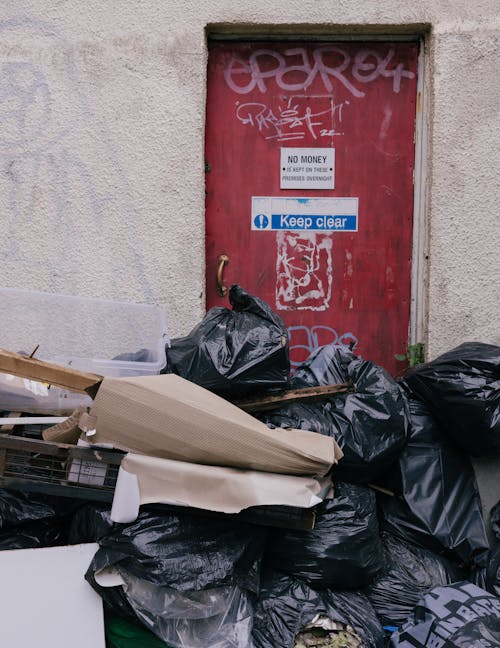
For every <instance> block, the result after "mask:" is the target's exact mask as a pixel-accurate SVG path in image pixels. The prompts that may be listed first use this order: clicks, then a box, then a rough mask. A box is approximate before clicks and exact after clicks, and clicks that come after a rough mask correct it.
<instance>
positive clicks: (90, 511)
mask: <svg viewBox="0 0 500 648" xmlns="http://www.w3.org/2000/svg"><path fill="white" fill-rule="evenodd" d="M115 528H121V527H120V526H118V525H116V526H115V522H113V520H112V519H111V508H110V507H109V506H107V505H106V504H97V503H86V504H84V505H83V506H82V507H80V508H79V509H78V510H77V511H75V513H74V514H73V516H72V518H71V523H70V526H69V533H68V544H81V543H84V542H99V540H101V538H103V537H104V536H106V535H108V534H109V533H111V532H112V530H113V529H115Z"/></svg>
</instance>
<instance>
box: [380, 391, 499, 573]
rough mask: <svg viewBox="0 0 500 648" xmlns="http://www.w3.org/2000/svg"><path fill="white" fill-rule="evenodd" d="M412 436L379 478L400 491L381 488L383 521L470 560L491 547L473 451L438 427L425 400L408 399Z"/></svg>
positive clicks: (392, 528)
mask: <svg viewBox="0 0 500 648" xmlns="http://www.w3.org/2000/svg"><path fill="white" fill-rule="evenodd" d="M408 403H409V410H410V417H411V426H410V435H409V441H408V444H407V445H406V447H405V448H404V449H403V451H402V452H401V455H400V457H399V459H398V460H397V462H396V464H395V466H394V467H393V468H392V469H391V470H390V471H388V472H387V474H386V476H385V477H384V478H379V480H378V481H377V483H378V484H380V485H382V486H385V487H386V488H387V489H388V490H390V491H392V492H394V493H396V497H391V496H388V495H384V494H381V493H378V494H377V499H378V502H379V505H380V510H381V514H382V522H381V526H382V527H383V528H384V529H387V530H388V531H389V532H390V533H393V534H394V535H397V536H400V537H402V538H404V539H406V540H408V541H410V542H412V543H413V544H417V545H419V546H421V547H426V548H428V549H431V550H432V551H436V552H438V553H442V552H443V550H444V551H446V552H447V553H448V555H449V557H451V558H454V559H458V560H459V561H461V562H463V563H465V564H471V563H473V562H474V560H476V559H478V556H479V555H480V554H481V553H483V552H485V551H487V550H488V548H489V543H488V537H487V533H486V528H485V524H484V520H483V514H482V510H481V500H480V497H479V493H478V490H477V486H476V479H475V475H474V470H473V468H472V465H471V462H470V459H469V457H467V456H465V455H464V454H463V453H462V452H461V451H460V450H458V449H457V448H455V447H454V446H453V445H452V444H450V442H449V441H448V440H447V438H446V437H444V436H443V434H442V433H441V431H440V430H439V428H438V426H437V423H436V421H435V420H434V419H433V417H432V416H431V415H430V413H429V410H428V408H427V406H426V405H425V404H424V403H422V402H421V401H419V400H416V399H414V398H409V399H408Z"/></svg>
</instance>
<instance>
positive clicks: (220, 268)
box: [217, 254, 229, 297]
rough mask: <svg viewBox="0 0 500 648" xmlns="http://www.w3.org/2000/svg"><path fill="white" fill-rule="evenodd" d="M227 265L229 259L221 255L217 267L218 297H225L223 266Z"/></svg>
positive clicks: (225, 255)
mask: <svg viewBox="0 0 500 648" xmlns="http://www.w3.org/2000/svg"><path fill="white" fill-rule="evenodd" d="M228 263H229V257H228V256H227V254H221V255H220V257H219V261H218V265H217V294H218V295H219V297H225V296H226V295H227V288H226V286H224V283H223V282H224V279H223V274H224V266H226V265H227V264H228Z"/></svg>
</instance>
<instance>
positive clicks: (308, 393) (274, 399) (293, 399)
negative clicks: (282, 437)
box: [234, 383, 354, 412]
mask: <svg viewBox="0 0 500 648" xmlns="http://www.w3.org/2000/svg"><path fill="white" fill-rule="evenodd" d="M353 391H354V387H353V385H352V383H341V384H338V385H323V386H321V387H303V388H301V389H289V390H288V391H285V392H283V393H282V394H278V395H273V396H262V397H260V398H246V399H244V400H239V401H234V404H235V405H237V406H238V407H240V408H241V409H242V410H245V412H262V411H264V410H270V409H275V408H276V407H281V406H282V405H289V404H290V403H308V402H310V401H316V400H320V399H322V398H329V397H330V396H334V395H335V394H347V393H350V392H353Z"/></svg>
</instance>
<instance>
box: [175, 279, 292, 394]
mask: <svg viewBox="0 0 500 648" xmlns="http://www.w3.org/2000/svg"><path fill="white" fill-rule="evenodd" d="M229 301H230V303H231V306H232V308H233V310H230V309H228V308H224V307H222V306H217V307H215V308H211V309H210V310H209V311H208V313H207V314H206V316H205V317H204V319H203V320H202V321H201V322H200V323H199V324H198V325H197V326H196V327H195V328H194V329H193V330H192V331H191V333H189V335H187V336H186V337H180V338H176V339H173V340H172V341H171V346H170V347H169V348H168V347H167V349H166V352H167V366H166V369H165V370H164V373H175V374H177V375H179V376H181V377H182V378H186V380H190V381H191V382H194V383H196V384H198V385H201V386H202V387H205V389H209V390H210V391H213V392H215V393H217V394H219V395H221V396H226V397H228V398H229V397H232V398H238V397H242V396H247V395H249V394H250V393H259V392H271V391H282V390H284V389H287V388H288V386H289V374H290V357H289V342H288V333H287V330H286V327H285V324H284V323H283V320H282V319H281V318H280V317H279V316H278V315H276V314H275V313H274V312H273V311H272V310H271V308H270V307H269V306H268V304H267V303H266V302H265V301H263V300H262V299H260V298H259V297H255V296H253V295H250V294H249V293H247V292H246V291H245V290H243V288H241V287H240V286H238V285H233V286H231V289H230V290H229Z"/></svg>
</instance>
